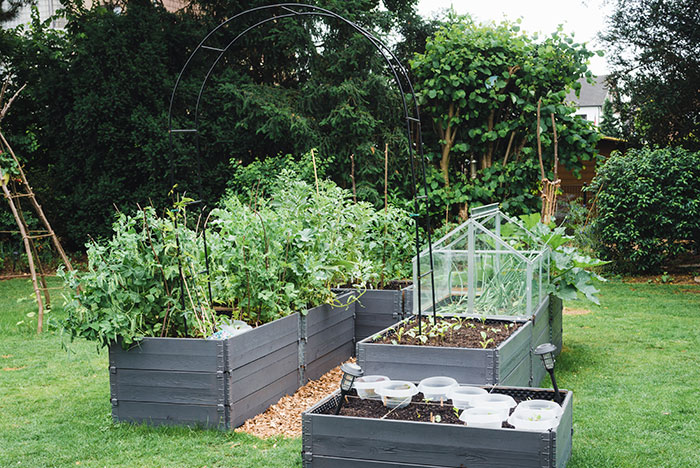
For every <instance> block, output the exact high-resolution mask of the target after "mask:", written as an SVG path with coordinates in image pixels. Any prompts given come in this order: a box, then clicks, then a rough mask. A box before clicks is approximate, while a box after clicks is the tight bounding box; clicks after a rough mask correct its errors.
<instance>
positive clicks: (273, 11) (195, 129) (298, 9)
mask: <svg viewBox="0 0 700 468" xmlns="http://www.w3.org/2000/svg"><path fill="white" fill-rule="evenodd" d="M259 12H263V13H269V14H270V16H269V17H267V18H265V19H262V20H260V21H257V22H255V24H253V25H250V26H247V27H245V28H244V29H243V31H242V32H240V33H238V34H236V35H235V37H234V38H233V39H232V40H230V41H229V42H228V43H226V44H225V45H224V46H220V45H213V44H212V43H211V42H210V43H207V42H208V41H211V40H212V38H213V37H214V35H215V34H216V33H218V32H220V31H222V30H223V29H225V28H226V26H228V25H230V24H237V23H240V22H242V20H244V19H245V17H246V16H251V15H253V14H255V13H259ZM314 16H315V17H325V18H332V19H335V20H338V21H340V22H341V23H344V24H345V25H347V26H350V27H351V28H353V29H354V30H355V31H356V32H358V33H360V34H361V35H362V36H363V37H364V38H365V39H367V40H368V41H369V42H370V43H371V44H372V45H373V46H374V47H375V49H376V50H377V51H378V52H379V53H380V54H381V56H382V58H383V59H384V60H385V62H386V64H387V65H388V67H389V69H390V70H391V73H392V75H393V77H394V80H395V81H396V85H397V86H398V88H399V94H400V96H401V100H402V104H403V111H404V119H405V121H406V137H407V140H408V153H409V159H410V167H411V188H412V190H413V202H414V213H412V214H411V216H412V217H413V218H414V220H415V227H416V266H417V271H416V273H417V278H416V279H417V284H416V285H414V287H416V288H417V293H418V294H417V296H418V297H417V305H418V323H419V333H420V327H421V322H422V315H421V314H422V306H421V297H422V295H421V280H422V278H424V277H426V276H428V275H430V281H431V290H432V308H433V317H435V314H436V300H435V279H434V273H433V272H434V264H433V252H432V242H431V234H430V216H429V214H428V213H425V214H424V216H425V222H426V234H427V242H428V253H429V258H430V267H429V270H428V271H426V272H421V265H420V223H419V220H418V218H419V217H420V214H419V213H418V212H419V209H420V200H426V202H427V199H428V186H427V182H426V173H425V157H424V155H423V139H422V134H421V124H420V112H419V109H418V102H417V100H416V97H415V92H414V89H413V84H412V83H411V80H410V78H409V75H408V71H407V70H406V68H405V67H404V66H403V65H402V64H401V63H400V61H399V60H398V58H397V57H396V56H395V55H394V53H393V52H392V51H391V50H390V49H389V48H388V47H387V46H386V45H385V44H384V43H383V42H382V41H380V40H379V39H377V38H376V37H374V36H373V35H372V34H371V33H370V32H369V31H367V30H366V29H364V28H362V27H361V26H359V25H357V24H356V23H354V22H352V21H350V20H348V19H347V18H344V17H343V16H341V15H338V14H337V13H334V12H332V11H330V10H326V9H324V8H320V7H317V6H314V5H307V4H303V3H279V4H272V5H265V6H260V7H256V8H251V9H249V10H246V11H243V12H241V13H238V14H236V15H234V16H233V17H231V18H229V19H228V20H226V21H224V22H223V23H221V24H220V25H218V26H217V27H216V28H214V29H212V30H211V31H210V32H209V33H208V34H207V35H206V36H205V37H204V39H202V41H201V42H200V43H199V45H197V47H196V48H195V49H194V51H193V52H192V53H191V54H190V56H189V57H188V59H187V61H186V62H185V65H184V66H183V67H182V70H181V71H180V73H179V75H178V77H177V80H176V81H175V86H174V87H173V91H172V94H171V97H170V106H169V110H168V140H169V145H170V152H171V155H172V153H173V135H174V134H190V135H194V139H195V141H194V143H195V148H196V153H197V174H198V177H200V179H199V180H200V186H201V146H200V141H199V135H200V128H199V124H200V110H201V102H202V96H203V94H204V90H205V89H206V85H207V83H208V81H209V78H210V77H211V75H212V73H213V71H214V69H215V68H216V66H217V64H218V63H219V62H220V61H221V59H222V58H223V57H224V56H225V55H226V53H227V52H228V51H229V50H230V49H231V48H232V47H233V46H234V45H235V44H236V42H238V40H239V39H241V38H242V37H243V36H245V35H246V34H247V33H249V32H250V31H252V30H254V29H255V28H258V27H260V26H262V25H264V24H266V23H269V22H271V21H277V20H279V19H284V18H295V17H297V18H300V17H314ZM205 51H206V52H205ZM212 52H213V53H214V54H215V55H214V59H213V60H212V62H211V65H210V66H209V69H208V71H207V72H206V74H205V76H204V79H203V80H202V83H201V86H200V88H199V92H198V94H197V99H196V102H195V105H194V125H193V126H192V127H191V128H173V105H174V103H175V99H176V94H177V91H178V88H179V86H180V84H181V83H182V79H183V76H184V75H185V73H186V72H187V71H188V69H189V68H190V66H191V65H192V63H193V60H194V59H195V58H196V57H197V56H198V54H200V53H201V54H204V53H212ZM402 80H403V82H402ZM407 93H408V94H410V95H411V99H412V101H413V105H412V106H410V107H409V105H408V102H407V100H406V94H407ZM409 109H410V111H409ZM187 113H188V114H189V113H191V109H188V110H187ZM414 129H415V130H414ZM414 142H415V143H414ZM414 144H415V145H416V149H415V151H414V148H413V146H414ZM416 152H417V153H418V157H417V159H418V160H419V162H420V178H421V185H422V187H423V194H422V195H421V194H420V193H419V190H418V189H417V183H416V180H417V178H416V172H417V170H416V155H415V153H416ZM172 161H173V158H171V174H170V176H171V186H173V185H174V174H175V168H174V167H173V165H172ZM426 205H427V203H426ZM202 210H204V207H203V208H202ZM205 231H206V229H204V232H205ZM203 240H204V249H205V250H204V254H205V261H206V268H207V271H208V270H209V259H208V252H207V244H206V235H205V237H204V239H203ZM178 248H179V246H178ZM211 296H212V293H211V283H210V282H209V300H210V302H211V300H212V297H211Z"/></svg>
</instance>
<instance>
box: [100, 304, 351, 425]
mask: <svg viewBox="0 0 700 468" xmlns="http://www.w3.org/2000/svg"><path fill="white" fill-rule="evenodd" d="M351 298H352V294H345V295H343V296H341V297H339V298H338V299H339V300H340V301H341V303H342V304H343V305H341V306H339V307H331V306H329V305H322V306H319V307H315V308H313V309H310V310H309V311H308V312H307V314H306V315H302V314H298V313H297V314H293V315H290V316H288V317H284V318H281V319H279V320H275V321H274V322H271V323H268V324H265V325H262V326H260V327H257V328H255V329H253V330H250V331H248V332H245V333H243V334H241V335H238V336H235V337H233V338H229V339H227V340H202V339H194V338H144V339H143V340H142V341H141V342H140V343H139V345H138V346H136V347H134V348H132V349H130V350H128V351H124V350H123V349H122V348H121V346H120V345H118V344H114V345H112V346H110V348H109V366H110V390H111V401H112V417H113V419H114V420H115V421H129V422H145V423H149V424H153V425H162V424H167V425H200V426H205V427H217V428H220V429H229V428H232V427H236V426H239V425H241V424H242V423H243V422H244V421H245V420H246V419H248V418H250V417H252V416H255V415H256V414H259V413H261V412H262V411H264V410H265V409H266V408H267V407H268V406H270V404H272V403H274V402H276V401H277V400H278V399H279V398H280V397H282V396H284V395H286V394H290V393H293V392H294V391H295V390H296V389H297V388H299V386H300V385H302V384H303V383H305V382H306V380H307V379H308V378H316V377H317V376H320V375H322V374H323V373H325V372H327V371H328V370H330V369H332V368H333V367H335V366H337V365H338V364H340V363H341V362H343V361H345V360H347V359H348V358H349V357H350V356H351V355H352V349H353V328H354V323H353V315H354V309H355V303H354V302H350V303H348V301H349V300H350V299H351Z"/></svg>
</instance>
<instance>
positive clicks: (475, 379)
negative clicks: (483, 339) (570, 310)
mask: <svg viewBox="0 0 700 468" xmlns="http://www.w3.org/2000/svg"><path fill="white" fill-rule="evenodd" d="M514 322H517V323H522V324H523V325H522V326H521V327H520V328H519V329H518V330H517V331H516V332H515V333H514V334H513V335H511V336H510V337H509V338H508V340H506V341H504V342H503V343H501V344H500V345H499V346H498V347H497V348H494V349H479V348H448V347H437V346H410V345H392V344H379V343H375V342H374V341H373V339H372V337H369V338H366V339H364V340H362V341H359V342H358V343H357V353H356V354H357V361H358V364H359V365H360V366H361V367H362V368H363V370H364V372H365V374H379V375H386V376H388V377H389V378H391V379H401V380H409V379H418V380H420V379H424V378H427V377H432V376H435V375H444V376H448V377H452V378H454V379H456V380H457V381H458V382H461V383H464V384H472V385H492V384H498V385H514V386H530V385H533V382H535V379H539V380H537V382H536V383H537V384H539V381H540V380H542V378H541V377H539V374H540V373H541V372H540V371H539V368H540V367H542V366H541V364H539V363H537V362H536V361H534V359H533V357H532V355H533V353H532V350H533V349H534V347H535V346H536V345H537V344H539V343H538V342H537V341H538V340H542V339H544V338H545V337H546V338H547V340H548V339H549V300H548V299H545V300H544V301H543V302H542V303H541V304H540V306H539V308H538V309H537V310H536V311H535V314H534V315H533V317H532V318H531V319H530V320H514ZM396 326H398V324H396V325H394V326H392V327H389V328H387V329H385V330H383V331H382V333H384V332H388V331H389V330H391V329H393V328H394V327H396ZM547 340H545V341H547ZM533 370H535V373H536V375H535V376H533ZM533 377H534V378H533Z"/></svg>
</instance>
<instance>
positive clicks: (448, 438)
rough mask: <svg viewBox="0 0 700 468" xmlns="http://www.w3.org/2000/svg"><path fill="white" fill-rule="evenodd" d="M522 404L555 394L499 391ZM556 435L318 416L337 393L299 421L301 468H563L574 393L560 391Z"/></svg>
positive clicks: (333, 402) (568, 446) (333, 403)
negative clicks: (561, 400) (562, 396)
mask: <svg viewBox="0 0 700 468" xmlns="http://www.w3.org/2000/svg"><path fill="white" fill-rule="evenodd" d="M493 391H494V392H497V393H506V394H509V395H511V396H513V397H516V398H520V399H527V398H546V399H552V397H553V393H554V392H553V391H551V390H545V389H531V388H510V387H499V388H496V389H494V390H493ZM562 393H565V398H564V402H563V404H562V407H563V409H564V412H563V414H562V417H561V421H560V423H559V426H558V427H557V428H556V430H552V431H543V432H536V431H521V430H516V429H505V428H504V429H481V428H475V427H467V426H462V425H456V424H436V423H430V422H414V421H399V420H389V419H369V418H357V417H348V416H342V415H341V416H335V415H332V414H322V413H325V412H327V411H328V410H329V409H331V408H335V406H336V405H337V402H338V399H339V395H338V393H335V394H333V395H331V396H329V397H327V398H325V399H324V400H322V401H321V402H319V403H318V404H317V405H315V406H314V407H313V408H311V409H309V410H308V411H307V412H305V413H304V414H303V416H302V425H303V439H302V443H303V446H302V459H303V466H304V468H356V467H365V466H366V467H371V468H398V467H416V468H418V467H424V468H443V467H445V468H446V467H450V468H454V467H469V468H496V467H498V468H507V467H512V468H546V467H549V468H564V467H565V466H566V463H567V461H568V460H569V457H570V456H571V441H572V434H573V430H572V419H573V417H572V415H573V408H572V394H571V392H568V391H566V390H564V391H563V392H562Z"/></svg>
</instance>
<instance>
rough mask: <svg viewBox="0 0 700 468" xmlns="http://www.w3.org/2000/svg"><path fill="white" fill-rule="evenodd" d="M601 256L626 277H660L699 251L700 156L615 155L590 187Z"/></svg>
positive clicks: (674, 152) (662, 152) (661, 152)
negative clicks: (667, 268)
mask: <svg viewBox="0 0 700 468" xmlns="http://www.w3.org/2000/svg"><path fill="white" fill-rule="evenodd" d="M591 191H592V192H593V193H597V202H596V204H597V215H596V217H595V219H594V221H593V232H594V234H595V236H597V238H598V240H599V242H598V245H597V249H598V253H599V255H600V256H601V257H602V258H605V259H606V260H611V261H612V262H613V265H612V266H613V267H614V268H615V269H616V270H618V271H622V272H631V273H643V272H648V273H658V272H660V271H661V269H662V267H663V266H664V264H666V263H668V262H670V261H672V260H673V259H675V258H677V257H678V256H679V255H681V254H684V253H686V252H693V251H695V250H696V249H697V248H698V246H700V200H699V199H698V193H700V152H694V153H693V152H690V151H686V150H683V149H679V148H675V149H674V148H665V149H649V148H643V149H638V150H635V149H632V150H629V151H627V153H625V154H624V155H623V154H620V153H613V155H612V156H610V158H609V159H608V160H607V161H606V163H605V164H604V165H603V166H602V167H600V168H599V169H598V172H597V175H596V177H595V179H593V183H592V184H591Z"/></svg>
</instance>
